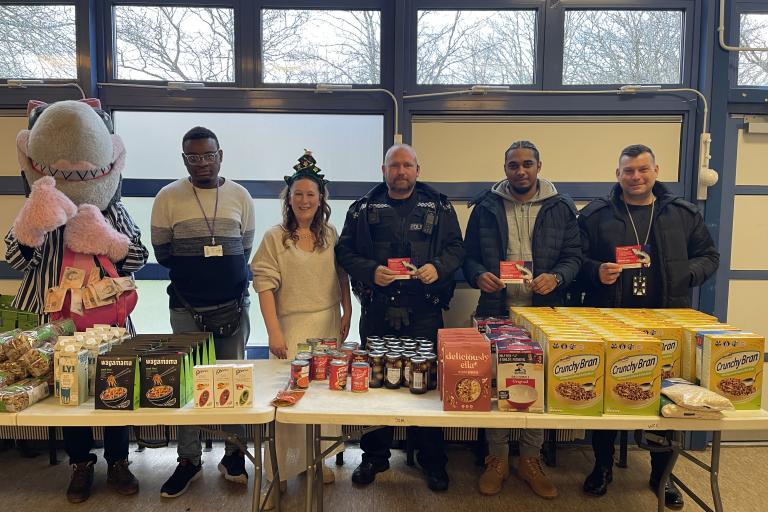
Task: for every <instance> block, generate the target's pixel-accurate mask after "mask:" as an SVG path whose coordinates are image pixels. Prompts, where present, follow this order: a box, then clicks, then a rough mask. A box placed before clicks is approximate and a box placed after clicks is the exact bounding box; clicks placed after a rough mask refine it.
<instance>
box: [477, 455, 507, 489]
mask: <svg viewBox="0 0 768 512" xmlns="http://www.w3.org/2000/svg"><path fill="white" fill-rule="evenodd" d="M507 478H509V463H508V462H507V461H506V460H502V459H501V457H496V456H495V455H488V456H487V457H486V458H485V472H484V473H483V474H482V475H481V476H480V480H479V481H478V482H477V486H478V488H479V489H480V494H485V495H486V496H493V495H494V494H499V493H500V492H501V484H503V483H504V480H506V479H507Z"/></svg>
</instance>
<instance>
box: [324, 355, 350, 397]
mask: <svg viewBox="0 0 768 512" xmlns="http://www.w3.org/2000/svg"><path fill="white" fill-rule="evenodd" d="M328 368H329V370H330V372H329V375H328V387H329V388H330V389H331V391H343V390H344V389H346V388H347V363H346V362H345V361H338V360H334V361H331V365H330V366H329V367H328Z"/></svg>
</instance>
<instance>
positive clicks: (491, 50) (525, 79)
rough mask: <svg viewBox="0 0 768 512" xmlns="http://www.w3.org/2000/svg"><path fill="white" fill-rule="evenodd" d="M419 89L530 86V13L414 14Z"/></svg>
mask: <svg viewBox="0 0 768 512" xmlns="http://www.w3.org/2000/svg"><path fill="white" fill-rule="evenodd" d="M416 27H417V32H418V36H417V51H416V80H417V83H419V84H532V83H534V71H535V67H536V11H534V10H506V11H419V12H418V21H417V25H416Z"/></svg>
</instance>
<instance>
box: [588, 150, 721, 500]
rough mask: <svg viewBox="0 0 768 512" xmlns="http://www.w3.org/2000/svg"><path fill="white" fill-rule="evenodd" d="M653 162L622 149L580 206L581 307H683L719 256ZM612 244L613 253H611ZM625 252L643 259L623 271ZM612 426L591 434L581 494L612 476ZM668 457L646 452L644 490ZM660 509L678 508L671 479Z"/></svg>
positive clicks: (601, 487)
mask: <svg viewBox="0 0 768 512" xmlns="http://www.w3.org/2000/svg"><path fill="white" fill-rule="evenodd" d="M658 175H659V166H658V165H656V159H655V156H654V154H653V151H651V149H650V148H648V147H647V146H643V145H639V144H638V145H633V146H629V147H627V148H625V149H624V150H623V151H622V152H621V156H620V157H619V167H618V169H616V179H617V180H618V184H617V185H616V186H614V188H613V190H612V191H611V193H610V195H609V196H608V197H605V198H601V199H595V200H594V201H592V202H591V203H590V204H589V205H587V206H586V207H585V208H583V209H582V210H581V215H580V217H579V228H580V231H581V243H582V252H583V255H584V263H583V265H582V268H581V274H580V281H581V284H582V288H583V290H584V293H585V296H584V302H585V305H588V306H597V307H622V308H680V307H682V308H684V307H690V306H691V298H690V288H692V287H694V286H700V285H701V284H702V283H703V282H704V281H706V280H707V279H708V278H709V277H710V276H711V275H712V274H714V273H715V271H716V270H717V266H718V264H719V262H720V255H719V253H718V251H717V249H716V248H715V245H714V243H713V241H712V237H711V236H710V234H709V231H707V228H706V226H705V225H704V219H703V218H702V216H701V214H700V213H699V211H698V209H697V208H696V207H695V206H694V205H693V204H691V203H688V202H686V201H684V200H683V199H681V198H679V197H676V196H675V195H673V194H672V193H671V192H670V191H669V190H668V189H667V188H666V187H665V186H664V185H663V184H662V183H659V182H657V181H656V179H657V177H658ZM617 249H618V251H617ZM627 251H630V252H634V254H636V255H638V256H641V258H640V260H641V261H646V264H645V265H642V266H641V267H640V268H632V269H628V268H623V267H622V265H621V264H619V263H617V262H616V255H617V253H624V254H627ZM615 439H616V431H613V430H610V431H595V432H593V435H592V446H593V448H594V451H595V468H594V470H593V471H592V473H591V474H590V475H589V476H588V477H587V479H586V481H585V482H584V491H585V492H586V493H587V494H591V495H595V496H602V495H603V494H605V492H606V490H607V487H608V484H609V483H610V482H611V480H612V467H613V451H614V442H615ZM668 461H669V454H668V453H664V452H660V453H657V452H652V453H651V478H650V485H651V488H652V489H653V490H654V492H656V490H657V489H658V488H659V486H660V485H662V482H661V481H660V480H661V476H662V474H663V472H664V469H665V467H666V466H667V462H668ZM663 485H665V498H666V504H667V507H669V508H672V509H680V508H682V507H683V498H682V495H681V494H680V491H679V490H678V489H677V488H676V487H675V486H674V484H673V483H672V482H663Z"/></svg>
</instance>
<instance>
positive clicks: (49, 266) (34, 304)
mask: <svg viewBox="0 0 768 512" xmlns="http://www.w3.org/2000/svg"><path fill="white" fill-rule="evenodd" d="M102 213H103V214H104V218H105V219H106V220H107V222H108V223H109V224H110V225H111V226H112V227H113V228H115V229H116V230H117V231H119V232H120V233H123V234H125V235H127V236H128V238H129V240H130V243H129V245H128V256H126V258H125V259H124V260H123V261H119V262H117V263H115V268H116V269H117V272H118V274H119V275H121V276H127V275H130V274H132V273H134V272H137V271H139V270H140V269H141V268H142V267H143V266H144V264H145V263H146V262H147V256H148V253H147V248H146V247H144V245H142V243H141V231H140V230H139V228H138V227H137V226H136V224H134V222H133V219H131V216H130V215H129V214H128V211H127V210H126V209H125V206H123V204H122V203H120V202H116V203H112V204H111V205H109V207H107V209H106V210H105V211H103V212H102ZM5 245H6V247H7V250H6V252H5V259H6V261H7V262H8V264H9V265H10V266H11V268H14V269H16V270H20V271H22V272H24V278H23V279H22V281H21V286H20V287H19V291H18V292H17V294H16V297H15V298H14V300H13V303H12V306H13V307H15V308H18V309H23V310H25V311H30V312H32V313H37V314H39V315H42V314H43V307H44V306H45V291H46V290H47V289H48V288H50V287H52V286H58V284H59V280H60V279H59V273H60V271H61V262H62V260H63V258H64V226H62V227H60V228H58V229H56V230H54V231H52V232H50V233H48V234H46V235H45V240H44V241H43V245H41V246H40V247H39V248H33V247H27V246H24V245H22V244H20V243H19V242H18V241H17V240H16V236H15V235H14V234H13V230H11V231H9V232H8V234H7V235H6V237H5Z"/></svg>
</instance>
